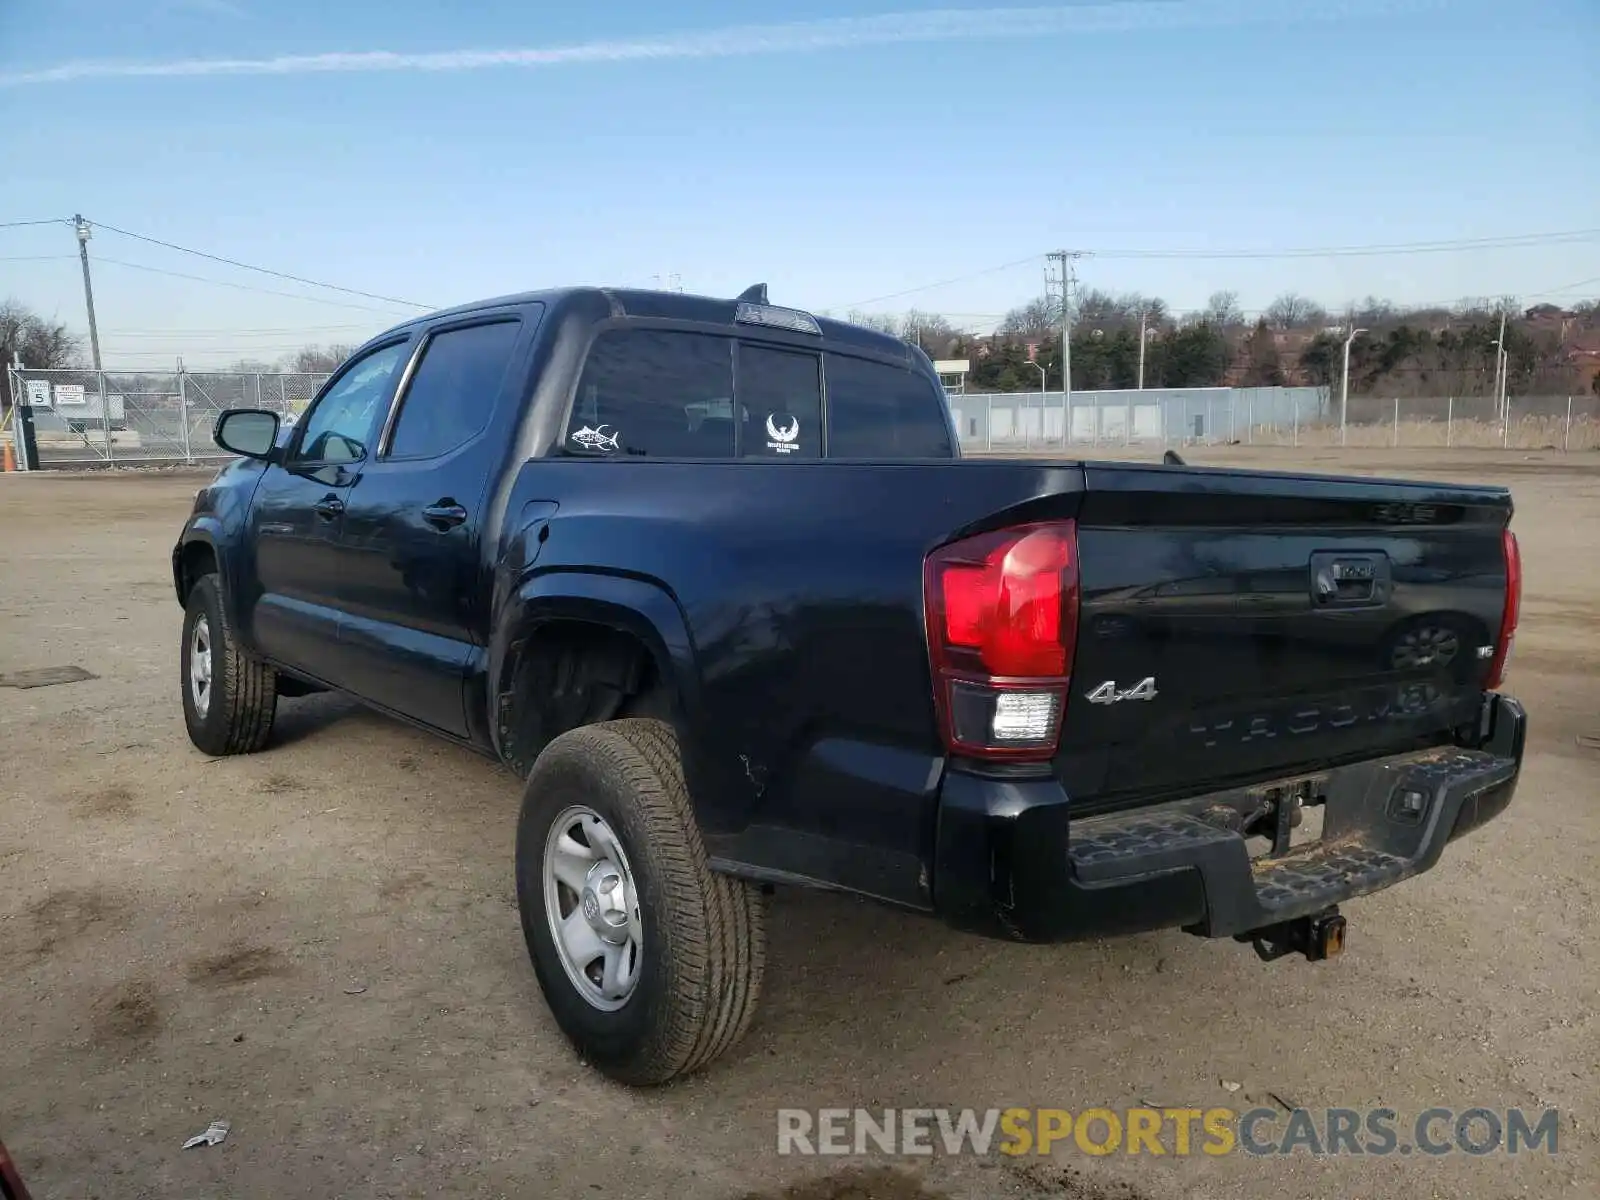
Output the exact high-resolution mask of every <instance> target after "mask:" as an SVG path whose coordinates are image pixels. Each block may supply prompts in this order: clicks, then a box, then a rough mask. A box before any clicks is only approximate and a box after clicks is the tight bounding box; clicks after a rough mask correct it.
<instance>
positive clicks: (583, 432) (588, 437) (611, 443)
mask: <svg viewBox="0 0 1600 1200" xmlns="http://www.w3.org/2000/svg"><path fill="white" fill-rule="evenodd" d="M610 428H611V426H609V425H602V426H600V428H599V429H590V428H589V427H588V426H587V425H585V426H584V427H583V428H582V429H580V430H578V431H577V432H576V433H574V434H573V435H572V437H571V440H572V441H574V442H577V443H578V445H580V446H582V447H583V448H584V449H585V450H620V449H622V447H621V446H620V445H619V444H618V441H617V439H618V438H619V437H621V436H622V435H621V434H620V433H611V434H608V433H606V430H607V429H610Z"/></svg>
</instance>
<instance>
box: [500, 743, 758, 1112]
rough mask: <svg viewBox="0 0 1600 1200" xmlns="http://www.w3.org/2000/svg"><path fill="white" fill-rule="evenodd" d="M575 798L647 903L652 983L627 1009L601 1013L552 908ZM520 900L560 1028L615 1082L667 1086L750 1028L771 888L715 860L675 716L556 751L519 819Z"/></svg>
mask: <svg viewBox="0 0 1600 1200" xmlns="http://www.w3.org/2000/svg"><path fill="white" fill-rule="evenodd" d="M573 805H582V806H584V807H586V808H589V809H591V810H593V812H595V813H596V814H598V815H599V816H600V817H601V818H602V819H603V820H604V821H605V822H606V823H607V824H608V825H610V827H611V829H612V830H613V832H614V833H615V834H616V836H617V838H618V840H619V841H620V843H621V845H622V849H623V853H624V854H625V855H626V857H627V860H628V865H629V867H630V869H631V872H632V875H633V878H634V884H635V890H636V894H637V898H638V902H639V910H640V920H641V925H642V929H643V936H642V938H641V944H642V954H641V959H640V967H639V977H638V982H637V984H636V985H635V986H634V990H633V991H632V993H631V994H630V995H629V996H628V998H627V999H626V1001H625V1002H623V1004H622V1006H621V1007H620V1008H617V1009H615V1010H613V1011H605V1010H602V1009H600V1008H598V1007H595V1006H594V1005H592V1004H591V1003H590V1002H589V1001H588V1000H587V999H585V998H584V996H583V995H582V994H581V993H580V992H579V991H578V989H577V988H576V987H575V986H574V984H573V981H572V980H571V978H569V976H568V975H567V971H566V968H565V967H564V966H563V965H562V960H561V958H560V956H559V951H558V950H557V948H556V945H555V940H554V934H553V933H552V930H551V921H550V919H549V918H548V916H547V913H546V893H545V887H544V854H545V842H546V838H547V837H548V835H549V832H550V828H551V826H552V824H553V823H554V822H555V821H556V820H557V818H558V817H559V816H560V815H561V814H562V813H563V812H565V811H566V810H568V809H569V808H571V807H572V806H573ZM517 903H518V907H519V909H520V910H521V915H522V932H523V936H524V937H525V938H526V939H527V943H528V953H529V956H530V957H531V958H532V960H533V968H534V972H535V974H536V975H537V976H538V979H539V986H540V988H541V989H542V990H543V992H544V996H545V1002H546V1003H547V1004H548V1005H549V1006H550V1011H551V1012H552V1014H554V1016H555V1019H556V1023H557V1024H558V1025H559V1026H560V1027H561V1030H562V1032H563V1033H565V1034H566V1036H567V1038H568V1039H569V1040H570V1041H571V1042H572V1043H573V1045H574V1046H575V1047H576V1048H577V1050H578V1051H579V1053H580V1054H582V1055H583V1057H584V1058H585V1059H587V1060H588V1061H589V1062H591V1063H593V1064H594V1065H595V1066H596V1067H598V1068H599V1069H600V1070H601V1071H602V1072H604V1073H605V1074H606V1075H609V1076H610V1077H611V1078H613V1079H616V1080H618V1081H620V1082H622V1083H627V1084H632V1085H635V1086H649V1085H653V1084H660V1083H665V1082H667V1081H668V1080H671V1079H675V1078H677V1077H679V1076H682V1075H687V1074H690V1073H692V1072H694V1071H697V1070H699V1069H700V1068H702V1067H704V1066H706V1065H707V1064H709V1063H710V1062H711V1061H712V1060H714V1059H716V1058H717V1057H718V1056H720V1055H722V1054H724V1053H725V1052H727V1051H728V1050H729V1049H730V1048H731V1047H732V1046H733V1045H734V1044H735V1043H736V1042H738V1041H739V1039H740V1038H741V1037H743V1036H744V1034H745V1032H746V1031H747V1030H748V1029H749V1027H750V1022H751V1019H752V1018H753V1017H754V1015H755V1011H756V1004H757V1001H758V1000H759V998H760V994H761V980H762V973H763V969H764V966H765V960H766V938H765V927H764V909H763V902H762V896H761V893H760V890H759V889H758V888H756V887H754V886H752V885H750V884H746V883H744V882H742V881H740V880H737V879H732V878H729V877H728V876H725V875H718V874H714V873H713V872H712V871H711V870H710V869H709V867H708V866H707V865H706V853H705V847H704V845H703V843H702V842H701V840H700V831H699V829H698V828H697V826H696V824H695V820H694V813H693V810H692V808H691V806H690V803H689V792H688V788H687V787H686V786H685V784H684V779H683V766H682V760H681V757H680V755H679V750H678V740H677V736H676V735H675V733H674V732H673V729H672V726H671V725H669V724H667V723H666V722H664V721H657V720H646V719H637V718H629V719H624V720H618V721H606V722H602V723H600V724H596V725H588V726H584V727H582V728H579V729H574V730H571V731H569V732H567V733H564V734H562V735H561V736H560V737H557V738H556V739H554V740H553V741H551V742H550V744H549V745H548V746H546V747H545V749H544V751H543V752H542V753H541V754H540V755H539V758H538V760H537V761H536V762H535V763H534V765H533V770H532V771H531V772H530V773H529V775H528V780H527V786H526V789H525V791H524V792H523V798H522V812H521V816H520V819H519V821H518V824H517ZM557 915H558V917H559V914H557Z"/></svg>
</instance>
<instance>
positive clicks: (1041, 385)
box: [1028, 358, 1067, 446]
mask: <svg viewBox="0 0 1600 1200" xmlns="http://www.w3.org/2000/svg"><path fill="white" fill-rule="evenodd" d="M1028 365H1029V366H1030V367H1033V368H1034V369H1036V370H1037V371H1038V372H1039V440H1040V441H1041V442H1042V441H1044V438H1045V429H1044V405H1045V397H1046V396H1047V395H1048V393H1047V392H1046V391H1045V386H1044V385H1045V380H1046V376H1045V373H1044V366H1043V364H1041V363H1040V362H1039V360H1038V359H1036V358H1030V359H1029V360H1028ZM1061 444H1062V445H1063V446H1065V445H1066V444H1067V430H1066V427H1065V426H1062V429H1061Z"/></svg>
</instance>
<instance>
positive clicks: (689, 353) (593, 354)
mask: <svg viewBox="0 0 1600 1200" xmlns="http://www.w3.org/2000/svg"><path fill="white" fill-rule="evenodd" d="M732 346H733V343H732V341H731V339H728V338H721V337H714V336H711V335H709V334H703V333H676V332H672V331H670V330H661V329H612V330H608V331H607V332H605V333H602V334H601V335H600V336H599V337H598V338H596V339H595V343H594V346H593V347H592V348H591V349H590V351H589V359H588V361H587V362H586V363H585V364H584V367H583V376H582V378H581V379H580V380H579V381H578V394H577V396H576V397H575V398H574V400H573V404H572V417H571V419H570V420H569V421H568V422H567V432H566V440H565V442H564V445H565V447H566V448H567V449H568V450H570V451H575V452H577V453H583V452H586V451H587V452H596V453H600V454H607V455H610V454H636V455H642V456H646V457H649V458H732V457H733V357H732V353H733V351H732Z"/></svg>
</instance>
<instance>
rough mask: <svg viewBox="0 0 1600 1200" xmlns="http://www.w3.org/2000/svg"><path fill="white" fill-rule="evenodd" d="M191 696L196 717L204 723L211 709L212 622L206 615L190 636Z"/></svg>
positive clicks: (201, 618)
mask: <svg viewBox="0 0 1600 1200" xmlns="http://www.w3.org/2000/svg"><path fill="white" fill-rule="evenodd" d="M189 694H190V695H191V696H192V697H193V699H194V711H195V715H196V716H197V717H199V718H200V719H201V720H202V721H204V720H205V719H206V713H207V712H208V711H209V710H210V708H211V622H210V621H209V620H208V619H207V618H206V615H205V614H204V613H201V614H200V617H199V619H198V620H196V621H195V623H194V632H193V633H191V634H190V635H189Z"/></svg>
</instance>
